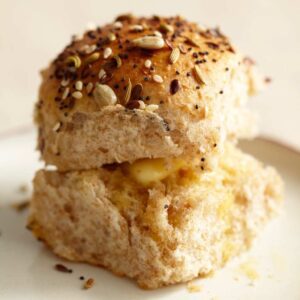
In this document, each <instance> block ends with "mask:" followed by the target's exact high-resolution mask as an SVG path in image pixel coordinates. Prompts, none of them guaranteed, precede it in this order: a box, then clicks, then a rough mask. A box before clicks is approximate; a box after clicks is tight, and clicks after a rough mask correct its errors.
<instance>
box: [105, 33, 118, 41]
mask: <svg viewBox="0 0 300 300" xmlns="http://www.w3.org/2000/svg"><path fill="white" fill-rule="evenodd" d="M107 37H108V39H109V40H110V41H111V42H113V41H115V40H116V38H117V37H116V35H115V34H114V33H112V32H110V33H109V34H108V36H107Z"/></svg>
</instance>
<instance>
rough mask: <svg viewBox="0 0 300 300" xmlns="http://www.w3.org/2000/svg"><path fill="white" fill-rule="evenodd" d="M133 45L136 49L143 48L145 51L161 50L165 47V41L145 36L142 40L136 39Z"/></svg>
mask: <svg viewBox="0 0 300 300" xmlns="http://www.w3.org/2000/svg"><path fill="white" fill-rule="evenodd" d="M132 44H133V45H134V46H135V47H139V48H143V49H150V50H155V49H161V48H163V47H164V45H165V41H164V40H163V39H162V38H161V37H157V36H144V37H141V38H137V39H134V40H133V41H132Z"/></svg>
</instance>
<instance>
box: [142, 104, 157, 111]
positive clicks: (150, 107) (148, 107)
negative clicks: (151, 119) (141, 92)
mask: <svg viewBox="0 0 300 300" xmlns="http://www.w3.org/2000/svg"><path fill="white" fill-rule="evenodd" d="M158 108H159V106H158V105H157V104H149V105H147V106H146V108H145V110H146V111H155V110H157V109H158Z"/></svg>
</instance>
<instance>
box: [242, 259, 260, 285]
mask: <svg viewBox="0 0 300 300" xmlns="http://www.w3.org/2000/svg"><path fill="white" fill-rule="evenodd" d="M255 267H256V266H255V261H253V260H249V261H247V262H244V263H242V264H240V266H239V272H240V273H241V274H243V275H244V276H246V277H247V278H248V279H250V280H251V281H254V280H256V279H258V278H259V274H258V272H257V270H256V268H255Z"/></svg>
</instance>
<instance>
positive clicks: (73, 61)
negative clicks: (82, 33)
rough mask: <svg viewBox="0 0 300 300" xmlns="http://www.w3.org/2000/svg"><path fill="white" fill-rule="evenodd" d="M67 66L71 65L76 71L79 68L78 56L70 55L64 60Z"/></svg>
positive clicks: (79, 60)
mask: <svg viewBox="0 0 300 300" xmlns="http://www.w3.org/2000/svg"><path fill="white" fill-rule="evenodd" d="M66 63H67V64H73V66H74V67H75V68H76V69H78V68H79V67H80V66H81V59H80V58H79V56H78V55H70V56H68V57H67V59H66Z"/></svg>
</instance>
